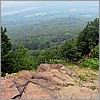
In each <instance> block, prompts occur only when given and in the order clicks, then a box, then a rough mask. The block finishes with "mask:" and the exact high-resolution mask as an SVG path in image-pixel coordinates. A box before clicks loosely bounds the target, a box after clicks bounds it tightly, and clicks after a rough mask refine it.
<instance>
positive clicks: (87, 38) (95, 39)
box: [1, 18, 99, 76]
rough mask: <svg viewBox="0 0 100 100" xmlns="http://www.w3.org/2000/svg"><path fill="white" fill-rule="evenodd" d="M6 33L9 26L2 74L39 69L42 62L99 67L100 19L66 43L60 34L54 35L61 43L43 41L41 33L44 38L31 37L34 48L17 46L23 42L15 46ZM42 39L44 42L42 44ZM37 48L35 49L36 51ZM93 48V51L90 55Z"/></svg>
mask: <svg viewBox="0 0 100 100" xmlns="http://www.w3.org/2000/svg"><path fill="white" fill-rule="evenodd" d="M6 33H7V30H6V28H3V27H1V72H2V76H4V75H5V74H6V73H13V72H18V71H20V70H32V69H36V68H37V66H38V65H39V64H41V63H62V62H63V61H65V62H67V61H68V62H72V63H75V64H79V65H80V66H81V67H89V68H91V69H99V63H98V62H99V18H96V19H94V20H93V21H90V22H88V23H87V25H86V26H85V28H84V29H83V30H82V31H81V32H80V33H79V35H78V36H77V37H74V38H70V39H67V40H66V42H65V43H63V44H60V41H62V40H61V39H60V37H61V36H60V34H58V35H59V39H57V40H56V39H55V37H54V38H52V41H58V42H56V43H58V44H57V45H53V44H52V42H50V43H49V42H48V41H45V40H42V36H41V40H42V41H37V40H35V39H34V40H29V42H30V43H32V45H31V47H30V46H29V45H28V44H25V43H24V44H25V45H20V46H19V47H17V48H16V45H19V44H16V45H12V44H11V41H10V39H9V38H8V36H7V34H6ZM47 36H49V34H47ZM55 36H56V35H55ZM70 37H71V36H70ZM33 41H34V42H33ZM38 42H39V43H40V44H41V45H38ZM20 44H21V43H20ZM51 45H52V46H51ZM37 46H38V47H37ZM12 47H13V48H12ZM29 47H30V48H29ZM33 48H35V49H34V50H32V49H33ZM91 51H92V54H91V55H90V56H89V53H90V52H91ZM85 58H86V59H85ZM82 60H83V61H82ZM81 61H82V62H81Z"/></svg>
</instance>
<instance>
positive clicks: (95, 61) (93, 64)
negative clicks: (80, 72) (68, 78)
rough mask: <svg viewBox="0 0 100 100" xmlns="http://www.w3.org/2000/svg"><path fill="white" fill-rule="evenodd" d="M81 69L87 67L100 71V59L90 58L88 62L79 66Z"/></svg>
mask: <svg viewBox="0 0 100 100" xmlns="http://www.w3.org/2000/svg"><path fill="white" fill-rule="evenodd" d="M79 66H80V67H86V68H90V69H99V59H98V58H88V59H86V61H84V62H82V63H80V64H79Z"/></svg>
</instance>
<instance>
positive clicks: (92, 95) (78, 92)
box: [57, 86, 99, 99]
mask: <svg viewBox="0 0 100 100" xmlns="http://www.w3.org/2000/svg"><path fill="white" fill-rule="evenodd" d="M57 96H58V98H60V99H66V98H67V99H97V98H98V96H99V94H98V93H96V91H92V90H91V89H88V88H86V87H79V86H68V87H63V89H62V90H60V91H59V92H57Z"/></svg>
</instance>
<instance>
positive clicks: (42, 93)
mask: <svg viewBox="0 0 100 100" xmlns="http://www.w3.org/2000/svg"><path fill="white" fill-rule="evenodd" d="M51 98H53V96H52V95H51V94H50V93H49V92H47V91H46V90H44V89H43V88H41V87H39V86H37V85H35V84H33V83H29V84H28V85H27V87H26V89H25V93H23V95H22V97H21V99H51Z"/></svg>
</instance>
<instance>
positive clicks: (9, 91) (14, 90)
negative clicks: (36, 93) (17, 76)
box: [0, 85, 20, 99]
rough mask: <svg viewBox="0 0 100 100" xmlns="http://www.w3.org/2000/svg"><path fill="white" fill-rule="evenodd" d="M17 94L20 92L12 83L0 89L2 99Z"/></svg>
mask: <svg viewBox="0 0 100 100" xmlns="http://www.w3.org/2000/svg"><path fill="white" fill-rule="evenodd" d="M19 94H20V93H19V91H18V90H17V88H16V86H15V85H13V86H12V87H10V88H7V89H3V90H1V96H0V98H2V99H11V98H13V97H15V96H16V95H19Z"/></svg>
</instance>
